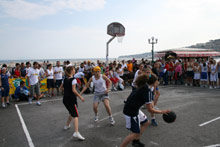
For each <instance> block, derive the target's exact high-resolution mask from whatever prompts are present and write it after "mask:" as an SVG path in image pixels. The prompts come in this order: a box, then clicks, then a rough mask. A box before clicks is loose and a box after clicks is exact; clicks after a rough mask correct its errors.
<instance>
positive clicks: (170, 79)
mask: <svg viewBox="0 0 220 147" xmlns="http://www.w3.org/2000/svg"><path fill="white" fill-rule="evenodd" d="M173 76H174V63H173V60H172V59H171V60H170V62H169V69H168V79H169V81H170V84H172V81H173Z"/></svg>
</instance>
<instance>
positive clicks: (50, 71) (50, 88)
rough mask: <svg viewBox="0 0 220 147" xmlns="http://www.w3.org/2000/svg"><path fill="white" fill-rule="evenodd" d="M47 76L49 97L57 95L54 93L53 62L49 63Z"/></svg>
mask: <svg viewBox="0 0 220 147" xmlns="http://www.w3.org/2000/svg"><path fill="white" fill-rule="evenodd" d="M46 76H47V88H48V97H52V96H55V95H54V72H53V69H52V64H48V65H47V70H46Z"/></svg>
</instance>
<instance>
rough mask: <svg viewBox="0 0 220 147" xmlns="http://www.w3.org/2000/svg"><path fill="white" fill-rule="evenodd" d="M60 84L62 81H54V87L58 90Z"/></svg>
mask: <svg viewBox="0 0 220 147" xmlns="http://www.w3.org/2000/svg"><path fill="white" fill-rule="evenodd" d="M61 84H62V80H56V83H55V87H56V88H59V87H60V85H61Z"/></svg>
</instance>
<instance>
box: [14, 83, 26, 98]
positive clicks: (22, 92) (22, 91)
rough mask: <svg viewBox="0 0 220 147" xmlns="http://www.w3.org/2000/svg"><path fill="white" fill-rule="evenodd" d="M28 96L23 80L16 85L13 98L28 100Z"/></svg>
mask: <svg viewBox="0 0 220 147" xmlns="http://www.w3.org/2000/svg"><path fill="white" fill-rule="evenodd" d="M28 97H29V91H28V89H27V87H26V86H25V82H24V81H21V82H20V86H18V87H17V88H16V90H15V94H14V98H15V99H16V100H17V101H19V100H20V101H28Z"/></svg>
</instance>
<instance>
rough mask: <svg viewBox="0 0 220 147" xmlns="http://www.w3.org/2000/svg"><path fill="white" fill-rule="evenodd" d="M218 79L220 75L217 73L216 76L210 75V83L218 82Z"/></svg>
mask: <svg viewBox="0 0 220 147" xmlns="http://www.w3.org/2000/svg"><path fill="white" fill-rule="evenodd" d="M217 79H218V74H217V73H215V74H214V75H213V74H212V73H211V74H210V81H212V82H216V81H217Z"/></svg>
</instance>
